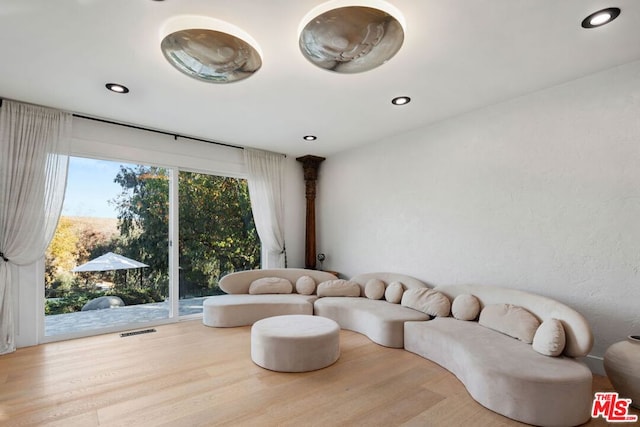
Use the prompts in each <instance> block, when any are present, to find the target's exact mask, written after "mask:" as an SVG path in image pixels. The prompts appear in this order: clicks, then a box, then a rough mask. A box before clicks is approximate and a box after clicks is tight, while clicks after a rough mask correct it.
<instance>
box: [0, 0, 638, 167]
mask: <svg viewBox="0 0 640 427" xmlns="http://www.w3.org/2000/svg"><path fill="white" fill-rule="evenodd" d="M322 3H324V1H323V0H296V1H293V0H233V1H229V0H165V1H152V0H56V1H52V0H0V41H1V44H0V52H1V56H0V97H3V98H7V99H15V100H19V101H24V102H31V103H36V104H40V105H45V106H49V107H55V108H60V109H64V110H67V111H71V112H74V113H79V114H82V115H87V116H95V117H99V118H104V119H108V120H113V121H118V122H124V123H131V124H136V125H140V126H145V127H149V128H153V129H160V130H166V131H170V132H175V133H178V134H182V135H188V136H194V137H199V138H204V139H210V140H215V141H221V142H225V143H229V144H234V145H240V146H249V147H255V148H262V149H266V150H271V151H276V152H282V153H286V154H290V155H302V154H316V155H329V154H332V153H335V152H339V151H341V150H345V149H348V148H350V147H353V146H357V145H362V144H366V143H369V142H373V141H376V140H378V139H381V138H384V137H388V136H390V135H393V134H397V133H400V132H403V131H406V130H408V129H413V128H417V127H421V126H424V125H427V124H429V123H433V122H435V121H438V120H442V119H445V118H448V117H452V116H455V115H458V114H461V113H464V112H467V111H470V110H473V109H476V108H479V107H482V106H486V105H490V104H494V103H497V102H500V101H504V100H507V99H510V98H514V97H517V96H520V95H523V94H527V93H530V92H532V91H536V90H539V89H543V88H546V87H550V86H553V85H557V84H560V83H563V82H566V81H569V80H573V79H576V78H579V77H582V76H584V75H587V74H591V73H594V72H597V71H601V70H604V69H607V68H611V67H615V66H618V65H621V64H624V63H628V62H632V61H635V60H638V59H640V1H638V0H611V1H603V0H562V1H559V0H389V3H391V4H393V6H395V7H396V8H397V9H399V10H400V11H401V12H402V14H403V15H404V19H405V21H406V28H405V41H404V44H403V46H402V48H401V49H400V51H399V52H398V54H396V56H394V57H393V58H392V59H391V60H390V61H389V62H388V63H386V64H384V65H383V66H381V67H378V68H376V69H374V70H371V71H368V72H364V73H358V74H337V73H333V72H330V71H326V70H323V69H320V68H317V67H315V66H314V65H312V64H311V63H310V62H308V61H307V60H306V59H305V58H304V57H303V56H302V55H301V53H300V51H299V48H298V29H299V27H300V25H301V23H302V20H303V18H304V17H305V15H307V13H308V12H309V11H310V10H311V9H313V8H315V7H316V6H318V5H320V4H322ZM353 4H366V2H362V1H361V2H358V1H354V2H353ZM611 6H617V7H620V8H621V9H622V13H621V15H620V17H619V18H618V19H617V20H616V21H614V22H612V23H611V24H610V25H606V26H603V27H600V28H597V29H591V30H585V29H583V28H582V27H581V26H580V23H581V21H582V19H583V18H584V17H586V16H587V15H588V14H590V13H592V12H594V11H596V10H599V9H602V8H605V7H611ZM184 14H195V15H205V16H210V17H214V18H217V19H220V20H223V21H226V22H228V23H231V24H233V25H235V26H237V27H240V28H241V29H243V30H244V31H246V32H247V33H248V34H250V35H251V36H252V37H253V38H254V39H255V40H256V41H257V42H258V44H259V47H260V49H261V51H262V60H263V64H262V68H261V69H260V70H259V71H258V72H257V73H256V74H255V75H254V76H252V77H250V78H248V79H246V80H243V81H239V82H235V83H232V84H227V85H223V84H211V83H203V82H200V81H197V80H195V79H192V78H190V77H187V76H185V75H183V74H181V73H180V72H178V71H177V70H176V69H175V68H173V67H172V66H171V65H169V63H168V62H167V61H166V60H165V59H164V57H163V55H162V53H161V51H160V48H159V45H160V38H161V36H160V31H161V28H162V26H163V24H164V23H165V22H166V21H167V20H168V19H170V18H172V17H175V16H177V15H184ZM108 82H118V83H122V84H124V85H126V86H128V87H129V89H130V90H131V92H130V93H128V94H126V95H120V94H115V93H112V92H109V91H107V90H106V89H105V87H104V85H105V83H108ZM398 95H409V96H411V98H412V102H411V103H410V104H408V105H405V106H393V105H392V104H391V103H390V100H391V98H393V97H395V96H398ZM307 134H313V135H317V136H318V140H317V141H315V142H307V141H303V140H302V137H303V136H304V135H307Z"/></svg>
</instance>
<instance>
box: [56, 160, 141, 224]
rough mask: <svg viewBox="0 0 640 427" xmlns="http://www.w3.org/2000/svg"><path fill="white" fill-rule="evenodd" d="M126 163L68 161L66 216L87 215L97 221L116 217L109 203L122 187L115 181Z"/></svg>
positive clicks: (63, 212)
mask: <svg viewBox="0 0 640 427" xmlns="http://www.w3.org/2000/svg"><path fill="white" fill-rule="evenodd" d="M120 165H125V166H131V167H133V166H134V165H132V164H127V163H123V162H111V161H106V160H94V159H85V158H80V157H70V158H69V174H68V176H67V191H66V193H65V197H64V205H63V206H62V215H63V216H85V217H94V218H116V217H117V216H118V212H117V211H116V209H115V205H114V204H113V203H110V202H109V200H113V199H114V198H115V197H116V196H117V195H118V194H120V192H121V190H122V188H121V187H120V185H119V184H116V183H115V182H113V179H114V178H115V177H116V175H117V174H118V172H119V171H120Z"/></svg>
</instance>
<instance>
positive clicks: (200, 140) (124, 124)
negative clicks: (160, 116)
mask: <svg viewBox="0 0 640 427" xmlns="http://www.w3.org/2000/svg"><path fill="white" fill-rule="evenodd" d="M3 100H4V98H2V97H0V107H2V101H3ZM17 102H21V101H17ZM72 115H73V117H77V118H79V119H86V120H93V121H96V122H100V123H107V124H110V125H116V126H123V127H127V128H131V129H138V130H144V131H147V132H155V133H159V134H162V135H168V136H172V137H173V139H175V140H176V141H177V140H178V138H183V139H190V140H192V141H198V142H206V143H207V144H214V145H220V146H222V147H228V148H236V149H238V150H244V148H245V147H242V146H240V145H233V144H228V143H226V142H220V141H214V140H211V139H203V138H196V137H193V136H185V135H180V134H177V133H175V132H167V131H164V130H158V129H151V128H146V127H144V126H138V125H131V124H127V123H120V122H114V121H112V120H107V119H99V118H97V117H89V116H85V115H82V114H78V113H72ZM274 154H280V155H282V156H284V157H285V158H286V157H287V155H286V154H284V153H274Z"/></svg>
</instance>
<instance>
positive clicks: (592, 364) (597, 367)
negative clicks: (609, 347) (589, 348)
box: [584, 354, 607, 377]
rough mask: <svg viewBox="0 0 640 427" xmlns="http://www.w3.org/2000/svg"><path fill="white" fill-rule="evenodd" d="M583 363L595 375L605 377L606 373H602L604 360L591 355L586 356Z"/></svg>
mask: <svg viewBox="0 0 640 427" xmlns="http://www.w3.org/2000/svg"><path fill="white" fill-rule="evenodd" d="M584 363H585V364H586V365H587V366H588V367H589V369H591V372H593V373H594V374H596V375H602V376H605V377H606V376H607V373H606V372H605V371H604V360H603V359H602V357H600V356H594V355H592V354H588V355H587V356H586V357H585V358H584Z"/></svg>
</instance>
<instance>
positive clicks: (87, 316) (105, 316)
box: [44, 297, 209, 337]
mask: <svg viewBox="0 0 640 427" xmlns="http://www.w3.org/2000/svg"><path fill="white" fill-rule="evenodd" d="M205 298H209V297H201V298H188V299H181V300H179V303H178V305H179V313H180V316H186V315H190V314H197V313H202V302H203V301H204V300H205ZM168 317H169V304H168V303H167V302H159V303H150V304H139V305H132V306H126V307H116V308H109V309H104V310H91V311H79V312H76V313H66V314H53V315H50V316H45V321H44V325H45V328H44V330H45V336H47V337H50V336H55V335H64V334H71V333H74V332H82V331H88V330H94V329H100V328H103V327H107V326H121V325H122V326H123V325H127V324H130V323H134V322H135V323H139V322H149V321H153V320H160V319H167V318H168Z"/></svg>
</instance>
